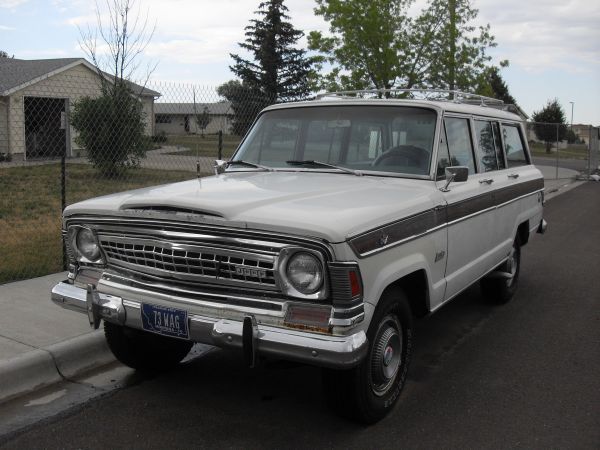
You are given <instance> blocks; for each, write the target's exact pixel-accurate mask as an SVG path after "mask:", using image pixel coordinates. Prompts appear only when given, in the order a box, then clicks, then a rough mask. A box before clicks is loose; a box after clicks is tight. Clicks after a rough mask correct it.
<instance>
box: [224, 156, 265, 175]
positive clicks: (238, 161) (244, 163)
mask: <svg viewBox="0 0 600 450" xmlns="http://www.w3.org/2000/svg"><path fill="white" fill-rule="evenodd" d="M236 165H237V166H246V167H254V168H255V169H261V170H266V171H269V172H272V171H273V169H272V168H271V167H267V166H261V165H260V164H255V163H251V162H248V161H242V160H241V159H236V160H234V161H228V162H227V167H229V166H236Z"/></svg>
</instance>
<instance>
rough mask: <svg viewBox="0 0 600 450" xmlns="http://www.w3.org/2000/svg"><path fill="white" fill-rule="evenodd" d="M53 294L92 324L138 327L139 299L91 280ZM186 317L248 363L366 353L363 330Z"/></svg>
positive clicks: (342, 361) (347, 359) (350, 362)
mask: <svg viewBox="0 0 600 450" xmlns="http://www.w3.org/2000/svg"><path fill="white" fill-rule="evenodd" d="M51 298H52V301H53V302H54V303H56V304H57V305H59V306H61V307H63V308H65V309H70V310H72V311H77V312H80V313H83V314H87V316H88V319H89V322H90V325H91V326H92V327H93V328H98V326H99V325H100V320H101V319H104V320H106V321H108V322H112V323H116V324H119V325H123V326H128V327H132V328H137V329H142V322H141V315H140V308H141V304H140V303H139V302H136V301H131V300H127V299H123V298H121V297H116V296H113V295H108V294H104V293H101V292H98V291H96V290H95V289H94V287H93V286H92V285H89V286H88V288H87V290H86V289H83V288H80V287H77V286H74V285H73V284H70V283H68V282H66V281H65V282H61V283H58V284H57V285H56V286H54V288H53V289H52V297H51ZM188 317H189V331H190V339H191V340H192V341H194V342H201V343H204V344H209V345H215V346H217V347H222V348H234V349H242V350H243V352H244V354H245V357H246V360H247V361H248V363H249V364H250V365H254V363H255V361H256V356H257V355H262V356H268V357H273V358H278V359H285V360H291V361H298V362H302V363H306V364H312V365H316V366H321V367H329V368H336V369H345V368H350V367H354V366H356V365H357V364H359V363H360V362H361V361H362V360H363V359H364V358H365V356H366V354H367V352H368V341H367V336H366V334H365V332H364V331H358V332H357V333H355V334H351V335H347V336H330V335H321V334H316V333H309V332H304V331H297V330H290V329H286V328H279V327H273V326H267V325H260V324H257V322H256V319H255V318H254V317H253V316H246V318H245V319H244V321H237V320H230V319H216V318H212V317H205V316H200V315H196V314H191V315H189V316H188Z"/></svg>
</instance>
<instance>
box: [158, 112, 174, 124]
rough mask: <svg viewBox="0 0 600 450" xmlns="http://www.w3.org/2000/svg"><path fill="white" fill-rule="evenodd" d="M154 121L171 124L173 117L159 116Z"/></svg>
mask: <svg viewBox="0 0 600 450" xmlns="http://www.w3.org/2000/svg"><path fill="white" fill-rule="evenodd" d="M154 121H155V122H156V123H171V116H169V115H167V114H157V115H156V117H155V119H154Z"/></svg>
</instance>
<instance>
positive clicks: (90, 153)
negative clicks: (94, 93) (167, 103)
mask: <svg viewBox="0 0 600 450" xmlns="http://www.w3.org/2000/svg"><path fill="white" fill-rule="evenodd" d="M144 116H145V115H144V112H143V111H142V104H141V102H140V100H139V99H138V98H137V97H135V96H134V95H133V94H132V93H131V91H130V90H128V89H126V88H125V87H121V88H118V89H116V88H115V89H112V90H110V91H109V92H107V93H105V94H103V95H102V96H100V97H98V98H90V97H83V98H82V99H80V100H78V101H77V102H75V104H74V106H73V111H72V113H71V124H72V125H73V128H75V129H76V130H77V132H78V133H79V135H78V136H77V138H76V139H75V141H76V142H77V144H78V145H80V146H81V147H83V148H85V149H86V150H87V157H88V159H89V160H90V162H91V163H92V165H93V166H94V167H95V168H97V169H98V170H99V171H100V173H101V174H102V175H103V176H105V177H110V178H114V177H116V176H119V175H121V174H123V173H124V172H125V171H126V170H128V169H131V168H136V167H139V165H140V162H141V159H142V158H144V157H145V156H146V151H147V150H148V148H149V142H148V141H149V139H148V138H147V137H146V136H144V128H145V124H144Z"/></svg>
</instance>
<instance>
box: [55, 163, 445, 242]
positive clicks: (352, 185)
mask: <svg viewBox="0 0 600 450" xmlns="http://www.w3.org/2000/svg"><path fill="white" fill-rule="evenodd" d="M435 192H436V190H435V186H434V183H433V182H432V181H428V180H415V179H402V178H390V177H373V176H354V175H351V174H345V173H323V172H308V171H302V172H288V171H286V172H257V171H252V172H231V173H226V174H222V175H218V176H212V177H207V178H200V179H193V180H189V181H184V182H180V183H174V184H167V185H161V186H154V187H149V188H143V189H137V190H134V191H127V192H122V193H118V194H112V195H106V196H103V197H97V198H93V199H90V200H86V201H83V202H80V203H76V204H74V205H71V206H69V207H68V208H67V209H66V210H65V217H68V216H70V215H73V214H94V215H96V214H106V215H113V216H114V215H129V214H139V213H140V212H143V213H144V214H151V215H156V216H160V215H164V214H166V213H168V212H171V213H172V212H173V211H176V210H180V211H183V212H187V213H192V216H193V218H194V220H195V221H198V222H202V223H213V224H214V223H219V224H221V225H227V226H233V227H243V228H251V229H258V230H267V231H276V232H280V233H292V234H298V235H304V236H314V237H318V238H322V239H326V240H328V241H330V242H342V241H344V240H346V239H348V238H349V237H352V236H355V235H357V234H360V233H363V232H365V231H368V230H370V229H373V228H375V227H378V226H381V225H384V224H386V223H389V222H392V221H395V220H399V219H402V218H404V217H407V216H410V215H413V214H416V213H418V212H421V211H423V210H426V209H430V208H432V207H433V206H434V205H433V200H432V198H433V196H434V195H435V194H434V193H435Z"/></svg>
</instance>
